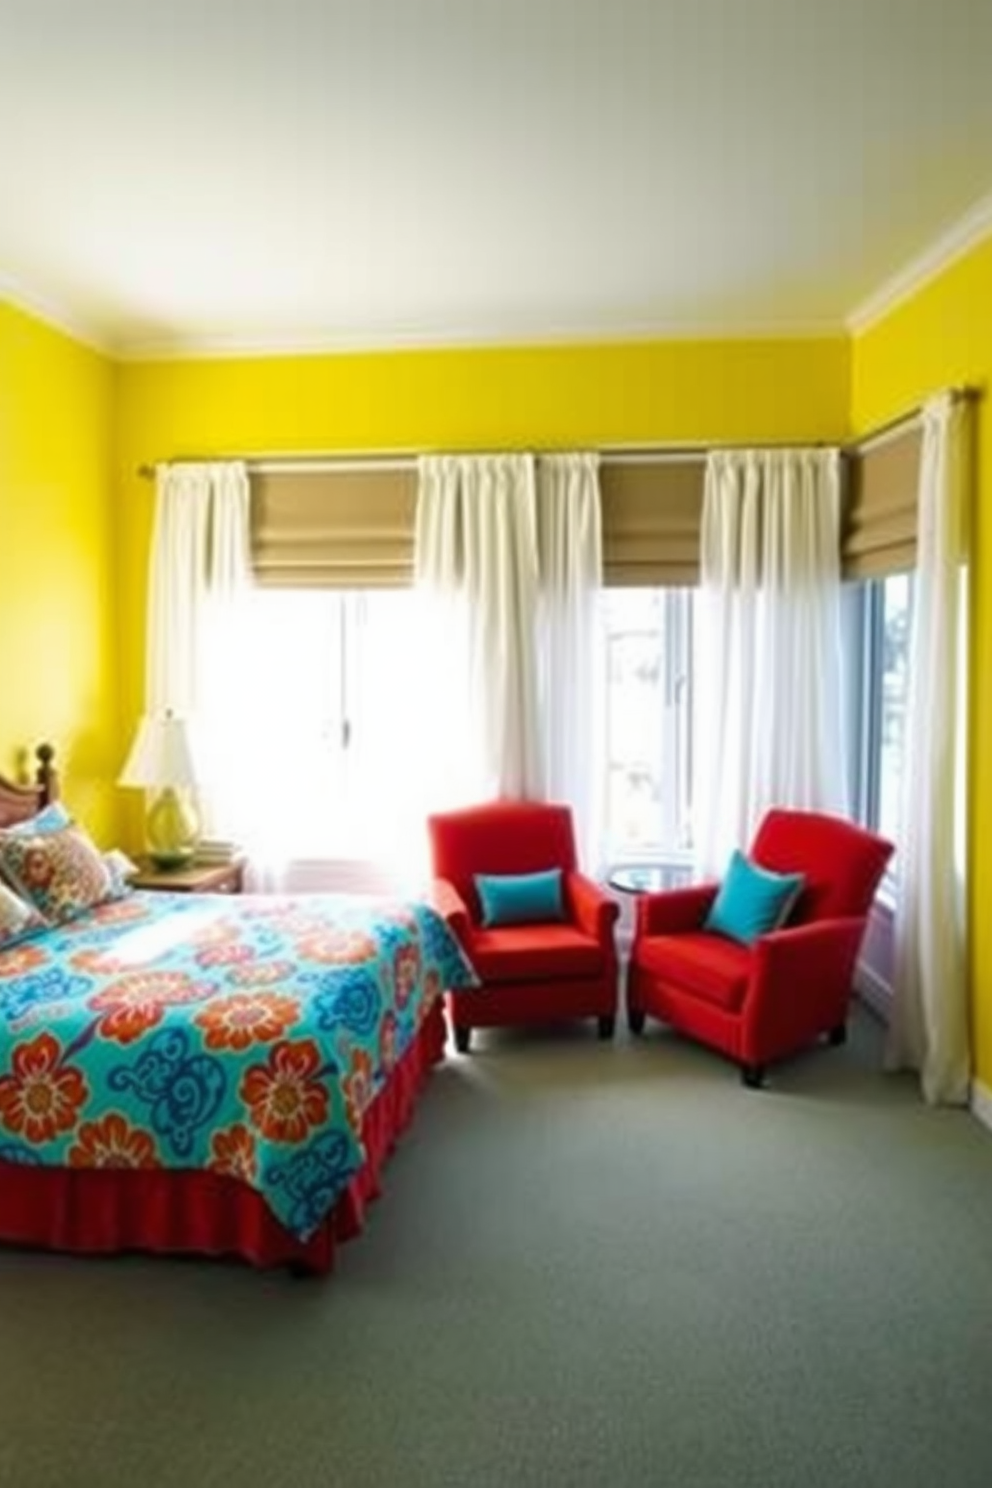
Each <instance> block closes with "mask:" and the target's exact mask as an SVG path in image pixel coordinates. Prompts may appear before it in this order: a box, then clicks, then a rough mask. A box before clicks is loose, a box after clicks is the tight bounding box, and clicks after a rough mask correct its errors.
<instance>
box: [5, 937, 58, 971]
mask: <svg viewBox="0 0 992 1488" xmlns="http://www.w3.org/2000/svg"><path fill="white" fill-rule="evenodd" d="M47 960H48V957H47V956H46V954H45V952H44V951H40V950H39V949H38V947H37V946H35V945H18V946H11V948H10V950H9V951H4V952H3V953H2V954H0V977H15V976H22V975H23V973H24V972H26V971H34V969H35V967H36V966H44V964H45V962H46V961H47Z"/></svg>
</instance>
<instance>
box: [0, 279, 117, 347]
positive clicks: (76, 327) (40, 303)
mask: <svg viewBox="0 0 992 1488" xmlns="http://www.w3.org/2000/svg"><path fill="white" fill-rule="evenodd" d="M0 300H5V301H6V302H7V304H8V305H13V307H14V309H15V310H20V311H22V312H23V313H24V314H25V315H30V316H31V318H32V320H40V321H41V322H42V324H43V325H47V326H48V327H49V328H50V329H51V330H53V331H60V332H61V334H62V335H63V336H68V337H70V339H71V340H73V341H78V342H79V343H80V345H82V346H88V347H89V349H90V351H96V352H98V353H99V354H100V356H105V357H113V356H114V354H115V352H114V348H113V346H112V345H111V344H110V342H109V341H107V339H106V337H105V336H102V335H101V334H100V333H99V332H98V331H97V330H96V328H95V327H94V326H92V325H91V324H90V323H89V322H88V321H86V320H83V319H81V318H80V317H79V316H77V315H75V314H73V313H72V312H71V311H69V310H67V309H66V308H65V307H64V306H63V305H58V304H56V303H55V301H54V300H49V299H46V298H44V296H42V295H38V294H35V293H34V291H33V290H31V289H28V288H26V287H25V285H23V284H20V283H19V282H18V281H17V280H16V279H11V278H10V277H9V275H7V274H4V273H3V272H2V270H0Z"/></svg>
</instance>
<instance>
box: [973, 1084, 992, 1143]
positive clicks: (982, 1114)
mask: <svg viewBox="0 0 992 1488" xmlns="http://www.w3.org/2000/svg"><path fill="white" fill-rule="evenodd" d="M971 1111H972V1115H973V1116H977V1117H978V1120H979V1121H980V1122H981V1123H982V1125H983V1126H987V1127H988V1129H989V1131H992V1090H990V1089H989V1087H988V1085H983V1084H982V1082H981V1080H972V1082H971Z"/></svg>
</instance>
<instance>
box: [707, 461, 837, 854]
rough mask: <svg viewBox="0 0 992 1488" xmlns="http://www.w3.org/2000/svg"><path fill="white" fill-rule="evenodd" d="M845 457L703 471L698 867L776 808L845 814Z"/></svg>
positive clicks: (718, 464) (738, 842) (741, 843)
mask: <svg viewBox="0 0 992 1488" xmlns="http://www.w3.org/2000/svg"><path fill="white" fill-rule="evenodd" d="M840 497H841V492H840V456H839V452H838V451H837V450H802V449H796V450H753V451H715V452H714V453H712V454H711V455H710V456H709V458H708V460H707V464H706V479H705V490H704V498H703V517H702V532H701V542H702V551H701V583H702V593H701V600H700V606H699V612H698V613H699V626H698V634H697V645H698V652H697V662H696V668H695V678H696V698H697V715H696V740H697V750H698V752H697V758H698V761H699V766H698V776H697V779H696V782H695V784H694V796H695V799H696V802H697V803H698V805H697V813H696V830H695V840H696V856H697V864H698V867H699V869H700V871H701V872H702V873H704V874H706V875H720V874H722V873H723V871H724V869H725V868H726V863H727V858H728V855H729V853H730V850H731V849H732V848H733V847H742V848H746V846H747V844H748V842H749V841H750V839H751V837H752V835H753V833H754V830H755V828H756V826H757V824H758V822H759V821H760V819H761V817H762V816H763V814H764V812H765V811H766V810H767V809H768V808H769V807H770V806H774V805H778V806H795V807H800V808H802V807H805V808H813V809H822V810H835V811H841V812H842V811H844V810H846V807H847V785H846V779H845V770H844V759H845V738H844V723H843V714H844V708H843V689H842V683H841V675H842V674H841V609H840V598H841V582H840Z"/></svg>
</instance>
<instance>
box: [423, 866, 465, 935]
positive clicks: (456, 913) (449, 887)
mask: <svg viewBox="0 0 992 1488" xmlns="http://www.w3.org/2000/svg"><path fill="white" fill-rule="evenodd" d="M428 902H429V903H430V904H432V905H433V907H434V908H435V909H436V910H437V912H438V914H439V915H440V916H441V918H442V919H443V920H446V921H447V924H448V927H449V929H450V930H451V932H452V934H453V935H455V936H457V938H458V939H459V940H460V941H461V943H462V945H463V946H465V945H467V944H468V942H469V941H470V940H471V938H472V917H471V915H470V914H469V912H468V905H467V904H466V903H465V900H464V899H463V898H462V896H461V895H460V894H459V892H458V890H457V889H456V888H455V886H454V884H453V883H452V882H451V881H450V879H447V878H435V879H434V880H433V882H432V883H431V886H430V890H429V892H428Z"/></svg>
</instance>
